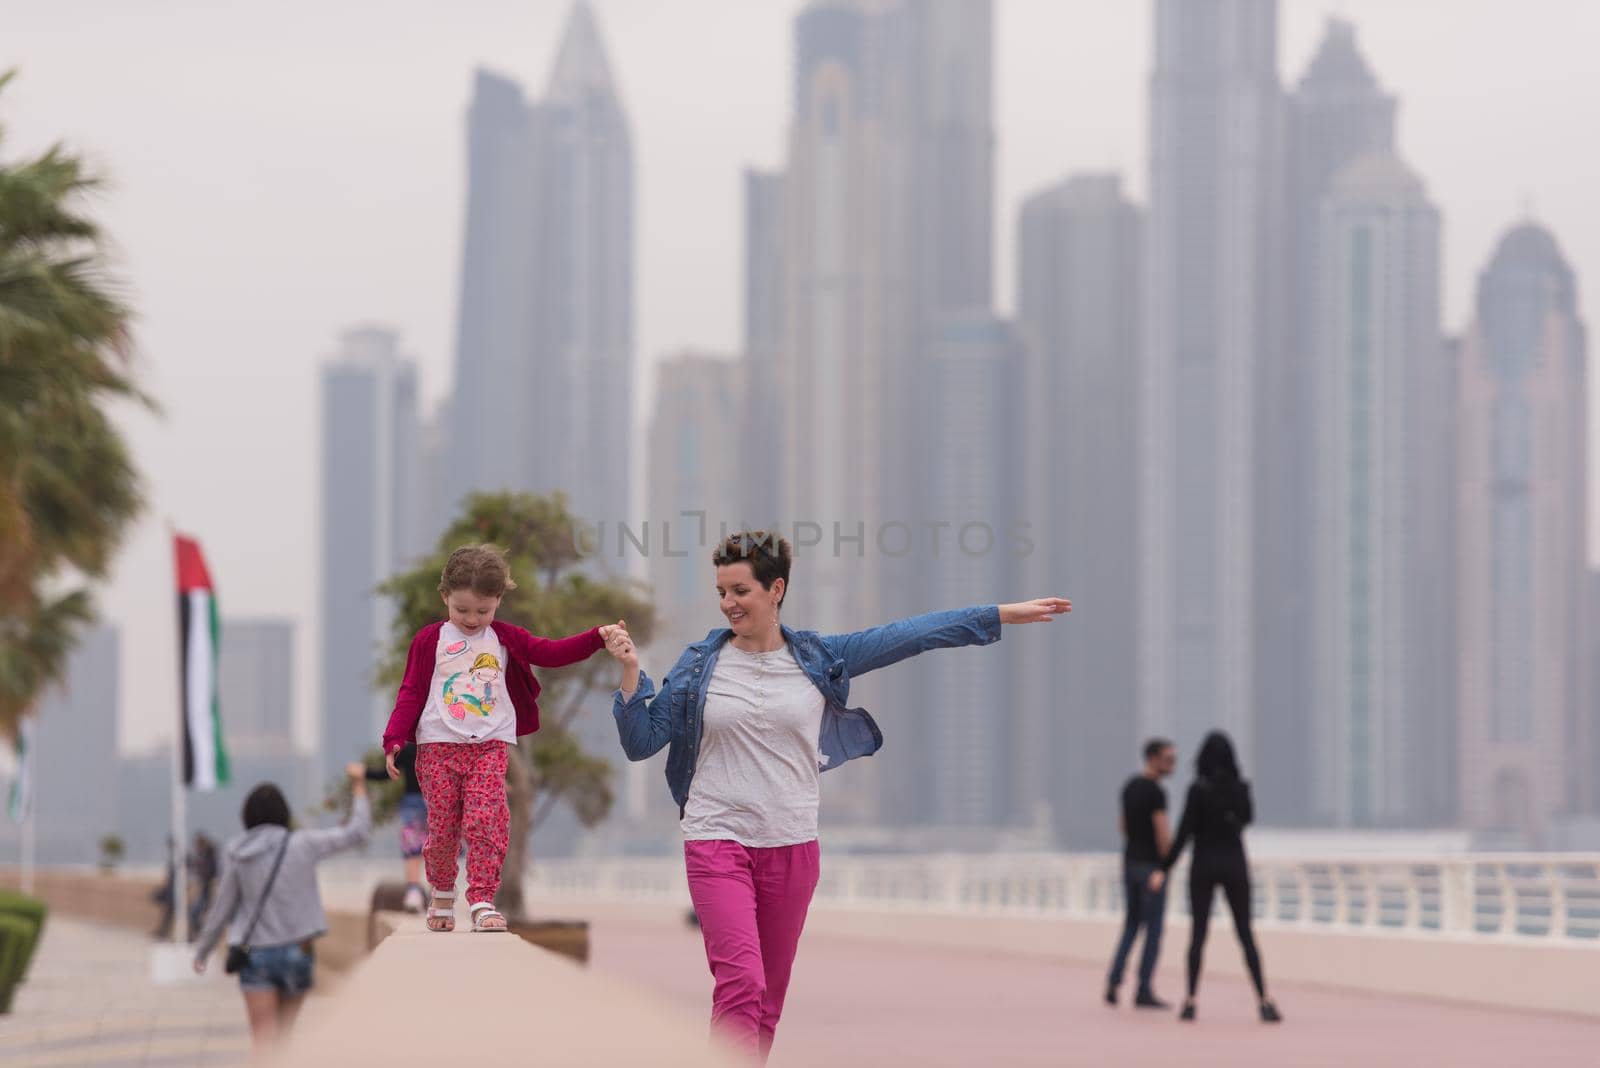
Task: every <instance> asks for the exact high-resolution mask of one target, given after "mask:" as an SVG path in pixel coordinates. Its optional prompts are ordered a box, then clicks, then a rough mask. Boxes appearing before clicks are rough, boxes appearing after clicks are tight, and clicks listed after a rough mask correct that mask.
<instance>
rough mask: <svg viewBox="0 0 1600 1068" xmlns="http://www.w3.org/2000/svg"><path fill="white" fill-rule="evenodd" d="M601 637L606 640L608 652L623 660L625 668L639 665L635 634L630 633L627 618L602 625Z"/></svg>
mask: <svg viewBox="0 0 1600 1068" xmlns="http://www.w3.org/2000/svg"><path fill="white" fill-rule="evenodd" d="M600 637H601V638H603V639H604V640H605V643H606V652H608V653H610V654H611V655H612V656H614V657H616V658H617V659H618V660H619V661H621V662H622V666H623V667H624V668H628V667H636V666H638V663H639V654H638V652H637V651H636V650H635V649H634V647H633V636H632V635H631V634H629V633H628V624H627V622H626V621H625V620H621V619H619V620H617V621H616V623H614V624H608V625H607V626H604V627H601V628H600Z"/></svg>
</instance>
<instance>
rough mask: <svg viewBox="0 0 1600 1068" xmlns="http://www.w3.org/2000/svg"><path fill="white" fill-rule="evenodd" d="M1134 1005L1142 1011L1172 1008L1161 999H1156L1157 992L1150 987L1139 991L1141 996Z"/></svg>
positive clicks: (1135, 999)
mask: <svg viewBox="0 0 1600 1068" xmlns="http://www.w3.org/2000/svg"><path fill="white" fill-rule="evenodd" d="M1133 1003H1134V1004H1135V1005H1137V1006H1138V1007H1139V1008H1141V1009H1170V1008H1172V1006H1171V1005H1168V1004H1167V1003H1166V1002H1165V1001H1162V1000H1161V999H1160V998H1158V997H1156V995H1155V991H1153V990H1151V989H1149V988H1148V987H1146V988H1145V989H1144V990H1141V991H1139V996H1138V997H1136V998H1134V999H1133Z"/></svg>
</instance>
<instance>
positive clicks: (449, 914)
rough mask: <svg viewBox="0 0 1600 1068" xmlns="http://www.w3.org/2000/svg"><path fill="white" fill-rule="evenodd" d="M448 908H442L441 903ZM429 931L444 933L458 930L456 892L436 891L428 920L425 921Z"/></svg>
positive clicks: (429, 908)
mask: <svg viewBox="0 0 1600 1068" xmlns="http://www.w3.org/2000/svg"><path fill="white" fill-rule="evenodd" d="M441 902H442V903H443V904H444V905H446V906H447V907H446V908H440V907H439V905H440V903H441ZM425 922H426V924H427V926H428V930H430V931H437V932H440V933H444V932H447V931H454V930H455V929H456V892H455V891H454V890H435V891H434V892H433V901H431V902H430V903H429V905H428V918H427V920H426V921H425Z"/></svg>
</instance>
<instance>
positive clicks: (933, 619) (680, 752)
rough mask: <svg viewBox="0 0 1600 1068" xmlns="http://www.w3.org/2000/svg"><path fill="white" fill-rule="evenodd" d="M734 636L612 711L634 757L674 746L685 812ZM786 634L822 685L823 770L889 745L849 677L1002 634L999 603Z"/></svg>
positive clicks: (673, 768)
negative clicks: (718, 673) (709, 695)
mask: <svg viewBox="0 0 1600 1068" xmlns="http://www.w3.org/2000/svg"><path fill="white" fill-rule="evenodd" d="M732 636H733V632H732V631H731V630H728V629H727V628H726V627H723V628H719V629H717V630H713V631H712V632H711V633H710V634H707V635H706V636H705V639H704V640H702V641H698V642H695V643H694V644H693V645H691V646H689V648H687V649H685V650H684V651H683V655H682V656H680V657H678V662H677V663H676V664H674V665H673V667H672V670H671V671H669V672H667V677H666V678H664V679H662V680H661V690H660V692H659V693H658V692H657V691H656V688H655V684H654V683H653V682H651V680H650V676H649V675H647V674H645V673H643V672H640V674H639V686H638V688H637V689H635V690H634V692H633V695H632V697H630V698H629V699H628V700H627V701H624V700H623V699H622V691H620V690H618V691H617V692H616V694H615V695H614V697H613V699H612V709H611V712H612V715H613V716H615V717H616V720H617V734H618V735H619V736H620V737H621V739H622V751H623V752H624V753H626V754H627V755H628V759H629V760H645V759H648V758H649V757H652V756H654V755H655V754H656V753H659V752H660V751H661V747H662V746H669V747H670V748H668V750H667V786H668V788H669V789H670V790H671V791H672V799H673V800H674V801H676V802H677V803H678V815H679V816H680V817H681V816H682V815H683V809H684V806H685V805H686V804H688V802H689V783H690V782H691V781H692V780H693V779H694V769H695V764H696V762H697V761H698V759H699V755H700V734H701V725H702V718H701V717H702V714H703V713H704V711H705V707H706V689H707V687H709V686H710V684H711V672H712V670H713V669H714V668H715V667H716V664H717V656H718V654H719V653H720V652H721V651H722V644H723V642H726V641H727V640H728V639H729V638H731V637H732ZM783 640H784V642H785V643H786V644H787V645H788V647H789V651H790V652H792V653H793V654H794V658H795V660H796V662H798V663H799V665H800V669H801V670H802V671H804V672H805V673H806V676H807V677H808V678H810V679H811V681H812V683H813V684H815V685H816V687H817V689H818V690H820V691H822V697H823V701H824V705H823V711H822V734H821V737H820V738H818V740H817V751H818V754H819V759H820V769H821V770H822V771H827V770H828V769H830V768H836V767H838V766H839V765H840V764H843V763H844V762H845V761H847V760H854V759H855V758H856V757H862V756H871V755H872V754H873V753H876V752H877V751H878V750H879V749H880V748H882V746H883V732H882V731H880V730H879V729H878V725H877V724H876V723H874V722H873V721H872V717H871V716H870V715H868V714H867V710H866V709H864V708H848V707H846V705H845V702H846V701H848V700H849V698H850V679H851V678H852V677H853V676H856V675H865V674H866V673H867V672H869V671H876V670H877V669H878V668H881V667H888V666H889V665H890V664H893V663H896V662H897V661H900V660H904V659H906V658H907V657H911V656H916V655H917V654H918V653H925V652H927V651H928V650H930V649H952V648H956V647H958V646H962V645H990V644H993V643H994V642H997V641H999V640H1000V608H999V606H997V605H992V604H991V605H980V606H976V607H973V608H957V609H954V610H951V611H946V612H929V613H927V614H926V615H921V616H912V617H911V618H909V619H899V620H896V621H895V622H893V623H885V624H884V625H883V626H881V627H869V628H867V629H866V630H858V631H854V632H852V633H850V634H818V633H817V632H816V631H811V630H790V629H789V628H788V627H784V628H783Z"/></svg>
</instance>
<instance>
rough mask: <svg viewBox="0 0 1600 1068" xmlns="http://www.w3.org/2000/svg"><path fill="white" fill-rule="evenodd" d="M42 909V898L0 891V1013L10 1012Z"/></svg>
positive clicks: (41, 921)
mask: <svg viewBox="0 0 1600 1068" xmlns="http://www.w3.org/2000/svg"><path fill="white" fill-rule="evenodd" d="M45 912H46V909H45V905H44V902H42V901H38V900H35V899H34V898H31V897H24V896H23V895H22V894H18V893H13V892H12V891H9V890H0V1013H6V1012H10V1011H11V996H12V995H13V994H14V993H15V992H16V989H17V986H18V985H19V984H20V983H21V982H22V980H23V979H24V978H25V977H26V976H27V974H28V965H29V964H31V963H32V962H33V953H34V950H35V949H37V948H38V946H39V934H40V932H41V931H42V930H43V929H44V917H45Z"/></svg>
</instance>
